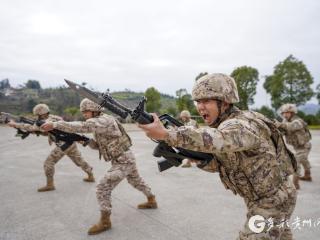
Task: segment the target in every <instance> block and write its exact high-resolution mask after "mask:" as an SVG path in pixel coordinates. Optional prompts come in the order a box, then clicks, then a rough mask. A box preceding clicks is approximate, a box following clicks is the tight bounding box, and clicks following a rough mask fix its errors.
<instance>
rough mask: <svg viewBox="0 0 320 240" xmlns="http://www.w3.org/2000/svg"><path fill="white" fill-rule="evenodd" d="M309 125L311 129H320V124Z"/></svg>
mask: <svg viewBox="0 0 320 240" xmlns="http://www.w3.org/2000/svg"><path fill="white" fill-rule="evenodd" d="M308 127H309V129H311V130H320V125H309V126H308Z"/></svg>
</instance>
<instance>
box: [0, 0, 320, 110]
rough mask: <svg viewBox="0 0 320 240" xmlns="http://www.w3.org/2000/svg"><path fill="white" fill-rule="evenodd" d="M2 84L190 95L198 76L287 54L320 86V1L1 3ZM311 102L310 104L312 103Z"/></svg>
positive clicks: (272, 61)
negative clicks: (66, 83) (183, 91)
mask: <svg viewBox="0 0 320 240" xmlns="http://www.w3.org/2000/svg"><path fill="white" fill-rule="evenodd" d="M0 31H1V38H0V53H1V55H0V79H3V78H9V79H10V83H11V85H13V86H17V85H18V84H22V83H24V82H26V81H27V80H28V79H36V80H39V81H40V83H41V85H42V87H48V86H58V85H62V84H63V79H64V78H67V79H70V80H73V81H76V82H79V83H81V82H88V84H89V86H91V87H93V88H94V89H97V90H100V91H103V90H105V89H107V88H109V89H110V90H111V91H115V90H124V89H125V88H127V89H131V90H134V91H145V90H146V89H147V88H148V87H151V86H153V87H155V88H157V89H158V90H159V91H160V92H163V93H167V94H171V95H175V91H176V90H177V89H180V88H186V89H187V90H188V91H189V92H191V88H192V85H193V82H194V78H195V76H196V75H197V74H198V73H199V72H202V71H208V72H210V73H213V72H222V73H227V74H230V73H231V72H232V70H233V69H234V68H236V67H239V66H243V65H248V66H251V67H255V68H257V69H258V71H259V73H260V82H259V87H258V94H257V97H256V98H255V101H256V103H255V106H261V105H270V102H269V98H268V97H267V95H266V93H265V92H264V90H263V88H262V84H263V82H264V76H265V75H270V74H271V73H272V71H273V67H274V66H275V65H276V64H277V63H279V62H280V61H282V60H284V59H285V58H286V57H287V56H288V55H290V54H293V55H294V56H295V57H296V58H298V59H299V60H302V61H303V62H304V63H305V64H306V65H307V67H308V69H309V71H310V72H311V74H312V76H313V77H314V81H315V84H314V86H315V85H316V84H319V82H320V66H319V62H320V1H319V0H232V1H231V0H230V1H228V0H225V1H215V0H206V1H201V0H185V1H182V0H181V1H179V0H176V1H172V0H171V1H169V0H161V1H152V0H141V1H139V0H135V1H132V0H131V1H129V0H126V1H122V0H117V1H108V0H101V1H97V0H92V1H88V0H63V1H61V0H54V1H53V0H52V1H46V0H38V1H35V0H28V1H25V0H2V1H1V5H0ZM314 102H316V101H314Z"/></svg>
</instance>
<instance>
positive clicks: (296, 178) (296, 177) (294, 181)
mask: <svg viewBox="0 0 320 240" xmlns="http://www.w3.org/2000/svg"><path fill="white" fill-rule="evenodd" d="M293 184H294V186H295V187H296V189H297V190H299V189H300V184H299V177H298V176H293Z"/></svg>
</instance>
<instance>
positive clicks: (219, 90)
mask: <svg viewBox="0 0 320 240" xmlns="http://www.w3.org/2000/svg"><path fill="white" fill-rule="evenodd" d="M192 99H193V100H194V101H197V100H201V99H214V100H220V101H223V102H226V103H237V102H239V95H238V89H237V84H236V82H235V81H234V79H233V78H232V77H229V76H228V75H226V74H222V73H213V74H208V75H204V76H202V77H201V78H199V79H198V80H197V81H196V82H195V84H194V86H193V89H192Z"/></svg>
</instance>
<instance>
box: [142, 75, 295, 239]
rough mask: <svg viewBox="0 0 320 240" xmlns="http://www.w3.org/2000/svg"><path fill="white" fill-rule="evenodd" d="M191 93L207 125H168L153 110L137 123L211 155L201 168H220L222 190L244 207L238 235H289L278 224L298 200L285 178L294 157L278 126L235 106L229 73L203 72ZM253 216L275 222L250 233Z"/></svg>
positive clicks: (235, 94)
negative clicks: (151, 119)
mask: <svg viewBox="0 0 320 240" xmlns="http://www.w3.org/2000/svg"><path fill="white" fill-rule="evenodd" d="M192 97H193V99H194V100H195V101H196V103H197V110H198V112H199V114H200V115H201V116H202V118H203V119H204V121H205V123H206V124H208V125H209V126H210V128H198V129H193V128H188V127H185V126H182V127H179V128H178V129H170V130H168V129H166V128H164V126H163V125H162V124H161V122H160V121H159V118H158V117H157V116H156V115H155V114H153V117H154V122H153V123H151V124H148V125H139V126H140V127H141V128H142V129H143V130H144V131H145V132H146V134H147V136H149V137H151V138H153V139H158V140H164V141H166V142H167V143H168V144H169V145H171V146H173V147H181V148H185V149H190V150H193V151H201V152H207V153H212V154H213V155H214V158H213V160H212V161H211V162H210V163H209V164H207V165H206V166H205V167H203V170H206V171H211V172H219V174H220V179H221V181H222V183H223V184H224V186H225V187H226V189H230V190H231V191H232V192H233V193H234V194H239V195H240V196H241V197H242V198H243V199H244V201H245V204H246V206H247V209H248V213H247V221H246V224H245V226H244V229H243V230H242V231H241V232H240V233H239V238H238V239H241V240H244V239H246V240H254V239H260V240H266V239H270V240H271V239H281V240H284V239H292V233H291V230H290V228H289V226H287V225H286V224H282V225H280V223H281V222H282V221H286V220H289V218H290V216H291V214H292V212H293V210H294V207H295V204H296V189H295V187H294V185H293V183H292V181H291V180H290V178H289V175H291V174H293V172H294V167H293V165H294V164H293V163H294V161H295V160H294V158H293V155H292V154H289V152H288V149H287V148H286V146H285V143H284V141H283V138H282V135H281V133H280V131H279V130H278V129H277V127H276V126H275V124H274V123H273V122H272V121H271V120H269V119H267V118H266V117H265V116H263V115H261V114H259V113H256V112H251V111H241V110H239V109H237V108H236V107H234V106H233V104H234V103H237V102H238V101H239V97H238V91H237V87H236V83H235V81H234V79H233V78H231V77H229V76H227V75H224V74H209V75H205V76H202V77H201V78H200V79H198V80H197V81H196V83H195V85H194V87H193V91H192ZM292 161H293V162H292ZM199 167H202V165H200V164H199ZM254 215H261V216H263V217H264V219H272V220H273V223H274V225H273V226H268V225H265V226H266V227H265V228H264V229H263V231H262V232H261V233H256V232H253V231H252V230H251V229H250V227H249V225H248V222H249V219H250V218H251V217H252V216H254ZM269 228H270V229H269Z"/></svg>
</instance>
